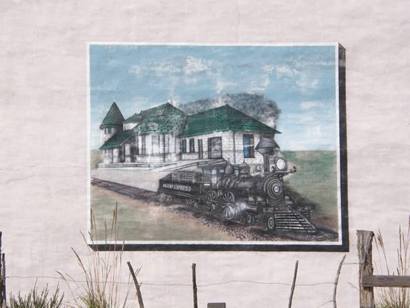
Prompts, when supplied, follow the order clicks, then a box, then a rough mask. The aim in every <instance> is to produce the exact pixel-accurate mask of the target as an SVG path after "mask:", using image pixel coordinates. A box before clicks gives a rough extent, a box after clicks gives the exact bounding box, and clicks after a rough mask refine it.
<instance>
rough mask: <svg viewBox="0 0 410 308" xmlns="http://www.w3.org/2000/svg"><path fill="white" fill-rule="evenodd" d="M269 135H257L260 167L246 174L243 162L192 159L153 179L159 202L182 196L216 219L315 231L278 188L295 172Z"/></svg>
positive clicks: (307, 212) (269, 228)
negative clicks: (191, 163) (188, 165)
mask: <svg viewBox="0 0 410 308" xmlns="http://www.w3.org/2000/svg"><path fill="white" fill-rule="evenodd" d="M275 145H276V143H275V142H274V140H273V138H269V137H262V138H261V141H260V142H259V144H258V145H257V146H256V150H257V151H258V152H259V153H261V154H262V155H263V158H264V163H263V166H257V168H256V169H257V170H258V171H259V172H257V174H254V175H251V170H250V166H249V165H248V164H246V163H242V164H237V165H233V164H231V163H230V162H228V161H226V160H224V159H220V160H213V161H211V162H209V161H206V162H204V163H198V164H197V166H195V168H193V170H180V171H176V172H172V173H170V174H168V175H167V176H165V177H163V178H161V179H160V181H159V189H158V193H159V194H160V200H161V201H163V202H164V201H170V200H171V199H172V198H174V197H177V198H183V199H185V201H186V202H187V203H188V204H189V206H191V207H193V208H195V209H196V210H198V211H200V212H203V213H209V214H210V215H212V216H214V217H217V218H218V219H219V220H223V221H232V222H237V223H241V224H244V225H258V226H263V227H264V229H265V230H267V231H273V230H279V229H282V230H287V231H290V230H292V231H303V232H307V233H315V232H316V228H315V226H314V225H313V224H312V223H311V222H310V221H309V218H310V211H311V209H306V208H298V205H297V204H296V203H295V202H294V201H293V199H292V198H291V196H290V195H289V194H287V192H286V191H285V187H284V182H283V177H284V176H286V175H288V174H290V173H293V172H296V168H295V167H293V168H289V167H288V163H287V161H286V160H285V159H284V158H283V157H281V156H279V155H278V151H277V148H275Z"/></svg>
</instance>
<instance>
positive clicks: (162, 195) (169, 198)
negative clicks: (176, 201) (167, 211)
mask: <svg viewBox="0 0 410 308" xmlns="http://www.w3.org/2000/svg"><path fill="white" fill-rule="evenodd" d="M159 202H160V203H168V202H172V196H170V195H167V194H165V193H160V194H159Z"/></svg>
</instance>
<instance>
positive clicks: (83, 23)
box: [0, 0, 410, 308]
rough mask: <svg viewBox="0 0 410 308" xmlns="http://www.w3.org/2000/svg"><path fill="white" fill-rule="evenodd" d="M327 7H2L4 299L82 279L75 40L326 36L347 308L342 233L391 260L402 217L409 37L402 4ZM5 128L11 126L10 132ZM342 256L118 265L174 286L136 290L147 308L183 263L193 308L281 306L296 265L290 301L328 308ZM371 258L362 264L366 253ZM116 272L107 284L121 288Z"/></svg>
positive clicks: (350, 264) (80, 60)
mask: <svg viewBox="0 0 410 308" xmlns="http://www.w3.org/2000/svg"><path fill="white" fill-rule="evenodd" d="M328 3H329V2H328V1H325V0H318V1H315V6H316V7H317V8H320V9H313V10H312V2H311V1H288V2H283V1H275V0H273V1H272V0H269V1H266V0H263V1H233V0H227V1H203V2H200V1H196V2H194V1H192V2H191V1H186V2H184V5H176V4H175V3H171V2H168V3H164V6H165V9H164V6H160V5H156V4H154V3H153V2H152V1H148V0H140V1H138V2H137V1H128V0H126V1H124V5H121V6H119V5H118V1H113V0H107V1H104V3H100V2H98V1H82V2H73V1H64V2H63V1H36V2H34V1H2V4H1V5H2V6H3V7H2V9H1V12H0V14H1V20H2V22H3V23H4V24H5V25H7V26H6V27H0V41H1V42H8V43H7V44H2V48H1V50H0V53H1V56H2V59H6V60H4V61H1V64H0V66H1V68H2V71H4V72H7V74H2V75H1V76H0V79H1V80H2V81H1V82H0V88H2V99H3V103H2V104H1V111H2V113H3V114H6V115H8V116H7V117H2V121H1V122H0V126H1V131H2V133H1V136H2V144H6V145H7V146H4V147H3V148H2V151H1V153H0V155H1V159H0V170H1V171H2V175H1V185H0V196H1V200H2V205H1V206H0V227H1V231H3V251H4V252H5V254H6V263H7V275H8V276H9V278H7V292H13V293H14V294H18V292H19V291H21V292H22V293H23V294H25V293H26V292H28V291H29V290H30V289H31V288H32V287H33V286H34V284H35V283H36V282H37V285H38V286H43V285H46V284H48V285H49V287H50V288H51V289H52V288H54V287H56V286H57V285H59V286H60V287H61V288H64V287H65V284H64V283H63V282H61V281H59V280H57V279H45V278H43V277H47V276H54V277H56V276H57V275H56V271H62V272H65V273H69V274H70V275H72V276H73V277H74V278H75V279H78V280H80V281H81V280H84V279H83V276H82V273H81V270H80V268H79V267H78V264H77V261H76V259H75V257H74V256H73V254H72V251H71V249H70V247H73V248H74V249H75V250H76V251H77V252H78V253H79V255H80V256H81V257H82V258H85V259H86V258H87V257H88V256H89V255H90V250H89V249H88V248H87V247H86V245H85V244H84V242H83V239H82V235H81V233H83V234H86V233H87V219H86V217H87V206H86V204H87V202H88V197H87V187H86V183H87V181H88V179H87V173H88V167H89V166H88V162H87V160H86V157H87V152H88V151H89V149H88V148H87V142H86V138H85V134H86V131H85V129H86V127H87V117H86V103H85V102H86V101H87V94H86V93H87V91H86V84H87V74H86V73H85V71H86V69H85V67H86V63H87V59H86V57H87V54H86V48H85V46H86V42H87V41H98V40H99V41H101V40H104V41H116V42H121V41H124V42H130V41H145V42H150V41H152V42H170V41H173V42H181V41H188V42H195V41H201V42H232V41H238V42H272V41H273V40H275V41H287V42H292V41H301V40H303V41H307V42H313V41H317V40H320V41H322V42H323V41H334V40H339V41H340V42H341V43H342V44H343V45H344V46H345V47H346V49H347V93H348V100H347V126H348V158H349V166H348V169H349V178H348V185H349V229H350V252H348V253H347V258H346V262H345V265H344V266H343V268H342V271H341V275H340V281H339V284H338V289H337V307H339V308H353V307H358V306H359V292H358V290H357V287H358V266H359V265H358V264H357V262H358V258H357V252H356V230H357V229H368V230H375V231H376V230H379V229H380V230H381V232H383V235H384V237H385V241H386V249H387V253H388V257H389V260H395V257H396V256H395V253H396V247H397V229H398V226H399V225H402V226H405V225H406V224H407V223H408V216H409V206H408V203H409V202H408V200H409V199H410V187H409V178H408V174H410V161H409V159H408V158H409V151H410V150H409V142H410V141H409V125H408V123H409V119H408V114H410V104H409V103H408V101H409V86H408V85H409V84H410V73H409V65H408V55H409V54H410V43H409V40H406V39H403V37H404V38H405V36H406V33H409V32H410V24H409V22H408V14H407V13H405V12H409V11H410V2H408V1H392V2H382V1H370V0H364V1H345V2H343V1H340V2H334V3H333V5H328ZM141 8H144V9H143V10H142V9H141ZM233 8H235V9H233ZM33 12H36V14H33ZM215 12H216V13H215ZM306 12H309V14H306ZM73 16H75V18H73ZM295 17H296V18H295ZM278 21H279V22H278ZM278 24H280V26H278ZM39 33H41V34H42V35H39ZM62 34H64V35H62ZM202 34H206V35H202ZM63 53H64V55H65V56H64V57H62V55H63ZM62 60H63V61H64V65H62ZM386 68H389V70H388V72H387V73H386ZM62 89H69V91H63V90H62ZM50 102H53V103H52V104H51V103H50ZM278 103H279V106H280V103H281V102H278ZM61 114H64V116H57V115H61ZM281 116H285V112H283V113H282V115H281ZM40 119H41V120H40ZM44 119H46V120H44ZM16 123H21V125H20V124H19V125H18V131H19V137H18V138H16ZM380 123H385V124H387V125H381V124H380ZM67 127H69V128H74V129H67ZM50 132H56V134H57V135H58V138H59V140H61V142H56V134H52V133H50ZM284 133H285V132H284ZM281 138H285V134H284V135H282V136H281ZM33 140H38V142H33ZM386 157H387V158H388V159H386ZM380 166H382V167H380ZM344 254H345V253H344V252H303V251H295V252H255V251H248V252H240V251H238V252H212V251H193V252H183V253H182V252H178V253H175V252H170V251H138V252H125V253H124V256H123V260H124V261H127V260H129V261H131V263H132V264H133V265H134V267H140V266H141V265H143V266H142V269H141V271H140V273H139V274H138V275H139V279H140V280H142V281H143V282H144V281H148V282H150V281H151V282H170V283H178V284H181V285H182V287H178V286H171V287H169V286H160V287H158V286H155V285H150V284H149V283H148V284H143V290H142V291H143V296H144V301H145V302H146V306H147V307H150V308H162V307H170V308H175V307H178V308H179V307H192V296H191V293H190V289H189V288H187V287H186V286H184V284H187V283H190V275H191V272H190V270H191V268H190V265H191V263H196V264H197V276H198V280H199V297H198V299H199V303H200V307H201V308H204V307H206V303H208V302H216V301H218V302H226V303H227V307H228V308H233V307H239V308H246V307H253V308H266V307H273V306H274V307H287V305H288V300H289V289H290V286H289V283H291V280H292V273H293V267H294V264H295V261H296V260H299V272H298V277H297V284H296V292H295V294H294V298H293V306H292V307H294V308H315V307H324V308H328V307H331V305H332V304H328V303H329V300H331V299H332V292H333V286H332V282H333V281H334V278H335V273H336V270H337V266H338V264H339V262H340V260H341V258H342V257H343V255H344ZM373 258H374V260H375V262H376V261H377V260H378V258H377V254H374V256H373ZM379 264H380V263H379ZM123 265H124V266H123V268H122V271H121V273H122V277H121V278H120V281H123V282H127V281H128V278H129V271H128V269H127V268H126V265H125V264H123ZM57 277H58V276H57ZM231 280H235V281H236V282H237V283H229V281H231ZM251 281H262V282H263V281H264V282H273V283H283V284H284V285H280V284H274V285H272V284H256V283H249V282H251ZM219 282H222V283H223V282H226V284H222V285H219V284H218V283H219ZM213 283H215V285H212V284H213ZM312 283H313V284H315V283H324V284H317V285H312ZM207 284H210V285H207ZM300 284H302V286H300ZM303 284H304V285H303ZM201 285H204V286H203V287H201ZM123 286H124V287H123ZM74 287H75V286H74ZM120 289H121V290H123V293H127V291H129V288H128V287H127V286H126V284H123V285H122V286H121V287H120ZM130 290H132V289H130ZM66 297H67V299H68V298H69V297H70V292H69V291H68V290H66ZM129 299H130V301H131V303H130V306H133V307H135V306H137V305H138V304H137V302H136V299H135V295H134V294H133V292H131V291H130V292H129ZM326 303H327V304H326Z"/></svg>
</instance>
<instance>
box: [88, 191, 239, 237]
mask: <svg viewBox="0 0 410 308" xmlns="http://www.w3.org/2000/svg"><path fill="white" fill-rule="evenodd" d="M116 204H117V207H118V217H117V219H118V221H117V223H118V234H117V236H118V238H119V239H121V240H129V241H132V240H134V241H140V240H146V241H149V240H164V241H172V240H175V241H180V240H187V241H188V240H209V241H211V240H215V241H219V240H221V241H226V240H235V238H233V237H231V236H229V234H226V233H225V232H223V231H221V230H215V229H214V228H212V227H210V226H206V225H203V224H201V223H198V220H197V218H194V217H189V215H182V214H181V213H175V212H174V211H172V210H171V209H169V208H167V207H164V206H159V205H158V204H156V203H155V202H152V203H146V202H145V201H141V200H133V199H130V198H128V197H125V196H121V195H118V194H116V193H114V192H111V191H107V190H104V189H102V188H99V187H96V186H91V206H92V210H93V214H94V217H95V221H96V222H97V223H96V224H97V226H96V234H94V238H95V240H104V239H105V238H106V233H105V229H104V222H105V221H107V222H109V221H110V219H112V218H111V217H112V211H113V209H114V208H115V206H116Z"/></svg>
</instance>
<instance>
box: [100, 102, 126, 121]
mask: <svg viewBox="0 0 410 308" xmlns="http://www.w3.org/2000/svg"><path fill="white" fill-rule="evenodd" d="M122 122H124V117H123V116H122V113H121V111H120V108H118V106H117V104H116V103H115V102H114V103H112V105H111V107H110V110H108V112H107V114H106V115H105V117H104V120H103V121H102V123H101V127H104V126H111V125H122Z"/></svg>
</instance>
